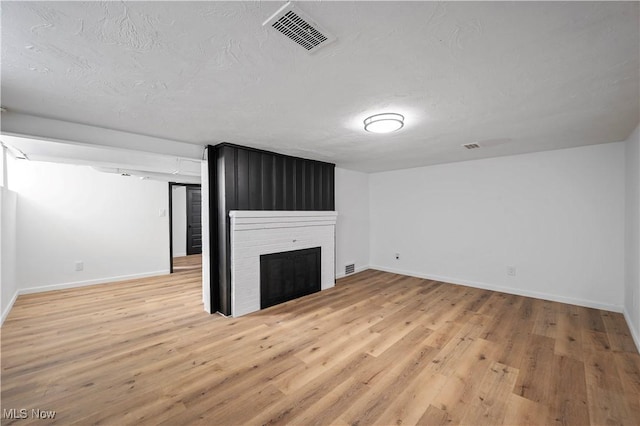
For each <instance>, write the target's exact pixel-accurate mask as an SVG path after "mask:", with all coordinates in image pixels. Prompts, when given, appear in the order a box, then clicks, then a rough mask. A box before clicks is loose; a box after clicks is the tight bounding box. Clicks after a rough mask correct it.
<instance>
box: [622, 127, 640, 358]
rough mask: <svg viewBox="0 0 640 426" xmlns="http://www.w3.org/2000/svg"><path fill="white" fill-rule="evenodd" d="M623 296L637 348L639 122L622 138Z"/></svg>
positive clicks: (639, 323)
mask: <svg viewBox="0 0 640 426" xmlns="http://www.w3.org/2000/svg"><path fill="white" fill-rule="evenodd" d="M625 158H626V167H625V170H626V220H625V237H626V238H625V255H626V257H625V297H624V310H625V316H626V318H627V323H628V324H629V328H630V329H631V332H632V334H633V337H634V340H635V342H636V346H637V347H638V350H639V351H640V126H639V127H636V130H635V131H634V132H633V133H632V134H631V136H630V137H629V139H628V140H627V141H626V155H625Z"/></svg>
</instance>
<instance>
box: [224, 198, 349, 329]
mask: <svg viewBox="0 0 640 426" xmlns="http://www.w3.org/2000/svg"><path fill="white" fill-rule="evenodd" d="M229 216H230V218H231V253H230V254H231V315H232V316H234V317H238V316H241V315H245V314H248V313H251V312H255V311H258V310H260V255H263V254H272V253H280V252H285V251H292V250H300V249H306V248H313V247H320V248H321V254H320V273H321V281H320V282H321V289H322V290H326V289H328V288H331V287H333V286H334V285H335V228H336V219H337V216H338V213H337V212H335V211H253V210H233V211H231V212H229Z"/></svg>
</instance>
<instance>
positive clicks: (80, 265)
mask: <svg viewBox="0 0 640 426" xmlns="http://www.w3.org/2000/svg"><path fill="white" fill-rule="evenodd" d="M76 271H84V262H83V261H81V260H78V261H77V262H76Z"/></svg>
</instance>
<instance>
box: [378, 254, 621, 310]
mask: <svg viewBox="0 0 640 426" xmlns="http://www.w3.org/2000/svg"><path fill="white" fill-rule="evenodd" d="M371 268H372V269H378V270H380V271H385V272H391V273H394V274H401V275H409V276H412V277H417V278H424V279H427V280H435V281H442V282H445V283H449V284H457V285H465V286H468V287H475V288H481V289H483V290H491V291H499V292H501V293H508V294H515V295H517V296H525V297H533V298H534V299H543V300H550V301H552V302H560V303H567V304H570V305H578V306H584V307H586V308H594V309H601V310H605V311H611V312H623V306H622V305H611V304H608V303H600V302H596V301H593V300H586V299H578V298H573V297H564V296H558V295H555V294H550V293H542V292H537V291H529V290H523V289H520V288H512V287H501V286H497V285H493V284H486V283H482V282H477V281H468V280H461V279H457V278H452V277H442V276H438V275H430V274H422V273H419V272H412V271H403V270H400V269H394V268H387V267H384V266H376V265H371Z"/></svg>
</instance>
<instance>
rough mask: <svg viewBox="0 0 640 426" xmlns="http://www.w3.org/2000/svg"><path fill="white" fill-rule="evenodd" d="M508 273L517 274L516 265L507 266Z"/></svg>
mask: <svg viewBox="0 0 640 426" xmlns="http://www.w3.org/2000/svg"><path fill="white" fill-rule="evenodd" d="M507 275H509V276H510V277H515V276H516V267H515V266H507Z"/></svg>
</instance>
